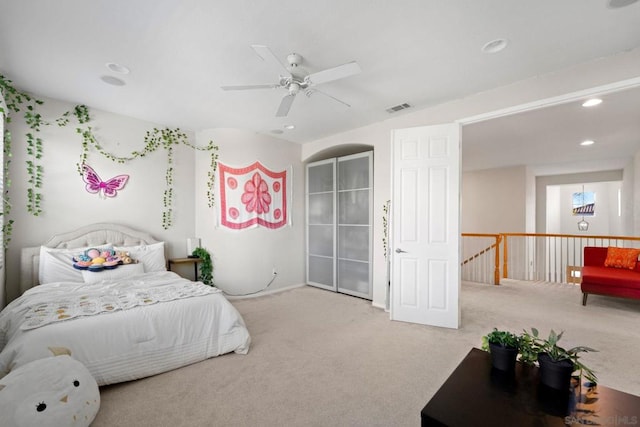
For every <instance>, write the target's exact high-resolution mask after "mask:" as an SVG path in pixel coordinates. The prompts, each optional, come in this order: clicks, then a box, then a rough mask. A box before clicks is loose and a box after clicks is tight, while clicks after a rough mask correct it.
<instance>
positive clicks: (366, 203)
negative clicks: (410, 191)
mask: <svg viewBox="0 0 640 427" xmlns="http://www.w3.org/2000/svg"><path fill="white" fill-rule="evenodd" d="M372 172H373V156H372V152H366V153H360V154H354V155H351V156H345V157H339V158H338V174H337V182H338V185H337V187H338V188H337V200H338V218H337V248H338V249H337V288H338V292H342V293H345V294H349V295H355V296H359V297H362V298H367V299H371V298H372V297H373V289H372V286H371V264H372V259H371V253H372V250H371V238H372V234H373V233H372V226H371V224H372V216H373V215H372V201H373V191H372V190H373V185H372V184H373V173H372Z"/></svg>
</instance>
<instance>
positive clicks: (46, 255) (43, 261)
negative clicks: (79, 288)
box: [38, 245, 111, 285]
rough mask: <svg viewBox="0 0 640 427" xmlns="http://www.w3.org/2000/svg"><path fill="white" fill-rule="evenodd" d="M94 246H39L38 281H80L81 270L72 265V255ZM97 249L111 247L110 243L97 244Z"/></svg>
mask: <svg viewBox="0 0 640 427" xmlns="http://www.w3.org/2000/svg"><path fill="white" fill-rule="evenodd" d="M93 247H96V246H86V247H83V248H72V249H67V248H65V249H58V248H48V247H46V246H40V261H39V266H38V281H39V283H40V284H41V285H44V284H45V283H53V282H80V283H82V282H83V281H84V280H83V279H82V272H81V271H80V270H78V269H76V268H74V267H73V257H74V256H76V255H81V254H82V253H84V251H86V250H87V249H90V248H93ZM97 248H98V249H107V248H111V245H106V246H97Z"/></svg>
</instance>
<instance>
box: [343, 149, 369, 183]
mask: <svg viewBox="0 0 640 427" xmlns="http://www.w3.org/2000/svg"><path fill="white" fill-rule="evenodd" d="M360 188H369V157H359V158H356V159H349V160H339V161H338V190H353V189H360Z"/></svg>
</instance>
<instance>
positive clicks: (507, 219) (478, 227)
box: [460, 166, 527, 234]
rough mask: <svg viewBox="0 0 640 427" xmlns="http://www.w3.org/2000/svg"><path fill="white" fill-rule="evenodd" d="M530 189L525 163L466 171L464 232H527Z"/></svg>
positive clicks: (463, 209) (464, 184)
mask: <svg viewBox="0 0 640 427" xmlns="http://www.w3.org/2000/svg"><path fill="white" fill-rule="evenodd" d="M526 190H527V168H526V167H525V166H515V167H509V168H499V169H487V170H481V171H473V172H465V173H463V174H462V209H461V212H460V215H461V221H462V227H461V229H462V233H492V234H495V233H524V232H525V231H526V207H527V193H526Z"/></svg>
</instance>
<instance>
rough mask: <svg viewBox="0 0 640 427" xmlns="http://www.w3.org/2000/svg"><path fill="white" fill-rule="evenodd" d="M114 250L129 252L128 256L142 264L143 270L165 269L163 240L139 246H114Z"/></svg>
mask: <svg viewBox="0 0 640 427" xmlns="http://www.w3.org/2000/svg"><path fill="white" fill-rule="evenodd" d="M113 249H115V250H116V252H120V251H124V252H129V256H130V257H131V258H133V259H134V260H136V261H138V262H139V263H141V264H142V265H143V266H144V272H145V273H149V272H152V271H167V261H166V260H165V258H164V242H158V243H153V244H151V245H140V246H114V247H113Z"/></svg>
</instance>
